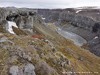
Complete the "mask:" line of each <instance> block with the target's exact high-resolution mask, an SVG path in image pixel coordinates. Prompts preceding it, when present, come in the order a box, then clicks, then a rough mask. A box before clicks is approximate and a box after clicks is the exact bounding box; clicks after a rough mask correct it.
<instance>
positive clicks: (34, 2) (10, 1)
mask: <svg viewBox="0 0 100 75" xmlns="http://www.w3.org/2000/svg"><path fill="white" fill-rule="evenodd" d="M99 4H100V1H99V0H95V1H94V0H0V6H15V7H31V8H67V7H81V6H100V5H99Z"/></svg>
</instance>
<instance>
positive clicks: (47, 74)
mask: <svg viewBox="0 0 100 75" xmlns="http://www.w3.org/2000/svg"><path fill="white" fill-rule="evenodd" d="M36 71H37V74H40V75H58V73H57V72H56V71H55V70H54V69H53V68H52V67H50V66H49V65H48V64H47V63H46V62H40V63H39V64H37V66H36Z"/></svg>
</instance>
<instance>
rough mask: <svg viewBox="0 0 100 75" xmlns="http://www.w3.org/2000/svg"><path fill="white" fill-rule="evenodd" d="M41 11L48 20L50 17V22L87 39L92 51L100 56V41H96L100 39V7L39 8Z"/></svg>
mask: <svg viewBox="0 0 100 75" xmlns="http://www.w3.org/2000/svg"><path fill="white" fill-rule="evenodd" d="M40 11H41V12H42V13H41V15H43V16H44V17H47V18H46V20H48V19H49V21H48V22H50V20H52V22H54V23H55V24H56V25H58V26H59V27H61V28H62V29H63V30H66V31H70V32H73V33H75V34H78V35H80V36H81V37H83V38H84V39H86V40H87V42H88V44H89V47H90V51H92V52H93V53H95V54H96V55H98V56H100V52H99V50H98V49H99V47H97V45H98V44H99V41H98V42H96V41H97V40H99V39H100V37H99V35H100V33H99V31H100V29H99V26H100V22H99V21H100V18H99V16H100V13H99V11H100V9H92V8H84V9H82V8H67V9H55V10H49V9H48V11H45V10H43V11H42V10H39V11H38V12H40ZM48 12H49V13H48ZM43 13H48V14H47V15H45V14H43ZM39 14H40V13H39ZM48 17H50V18H48ZM96 37H98V38H96ZM95 38H96V39H95ZM93 43H95V44H96V45H94V44H93ZM92 44H93V45H92ZM95 47H96V48H95Z"/></svg>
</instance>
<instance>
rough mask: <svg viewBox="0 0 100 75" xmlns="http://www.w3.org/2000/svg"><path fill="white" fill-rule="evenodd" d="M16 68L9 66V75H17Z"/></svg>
mask: <svg viewBox="0 0 100 75" xmlns="http://www.w3.org/2000/svg"><path fill="white" fill-rule="evenodd" d="M18 71H19V70H18V66H15V65H14V66H11V67H10V70H9V73H10V74H11V75H18Z"/></svg>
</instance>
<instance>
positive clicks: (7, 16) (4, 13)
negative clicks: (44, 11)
mask: <svg viewBox="0 0 100 75" xmlns="http://www.w3.org/2000/svg"><path fill="white" fill-rule="evenodd" d="M0 17H1V18H0V25H1V26H3V28H4V29H5V30H6V31H7V29H8V22H7V21H13V22H15V23H16V24H17V26H18V28H20V29H25V30H28V31H30V32H33V28H34V26H35V25H37V23H40V24H42V23H43V22H42V19H41V17H40V16H39V15H38V14H37V11H36V10H33V9H29V8H19V9H18V8H14V7H7V8H0Z"/></svg>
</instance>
